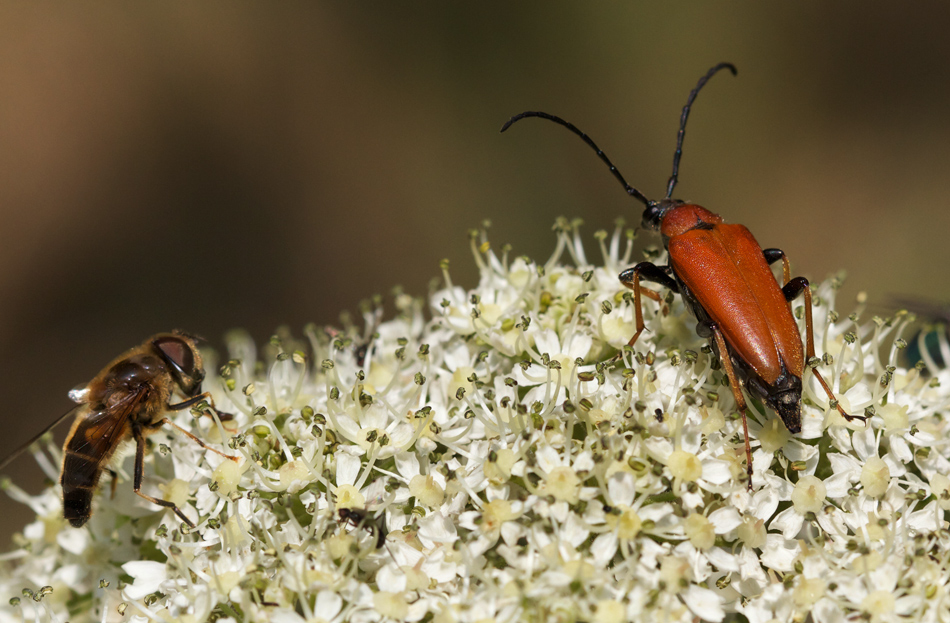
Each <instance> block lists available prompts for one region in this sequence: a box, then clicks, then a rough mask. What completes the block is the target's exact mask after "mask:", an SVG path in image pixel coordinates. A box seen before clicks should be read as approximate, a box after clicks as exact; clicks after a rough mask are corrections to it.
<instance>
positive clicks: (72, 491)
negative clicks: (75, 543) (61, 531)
mask: <svg viewBox="0 0 950 623" xmlns="http://www.w3.org/2000/svg"><path fill="white" fill-rule="evenodd" d="M101 465H102V461H101V459H96V458H93V457H90V456H86V455H83V454H79V453H78V452H73V451H71V450H69V449H67V450H66V454H65V455H64V456H63V472H62V476H61V477H60V484H62V485H63V516H64V517H65V518H66V520H67V521H69V523H70V524H71V525H72V526H73V527H76V528H78V527H80V526H82V525H83V524H85V523H86V522H87V521H89V516H90V515H91V514H92V494H93V491H95V489H96V485H97V484H99V476H100V475H101V474H102V469H101V467H100V466H101Z"/></svg>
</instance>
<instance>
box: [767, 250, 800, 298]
mask: <svg viewBox="0 0 950 623" xmlns="http://www.w3.org/2000/svg"><path fill="white" fill-rule="evenodd" d="M762 255H764V256H765V261H766V262H767V263H768V264H769V265H771V264H774V263H775V262H777V261H779V260H782V277H783V278H784V279H785V281H783V282H782V285H783V286H786V285H788V282H789V281H791V280H792V273H791V271H790V270H789V268H788V258H787V257H785V251H782V250H781V249H763V250H762ZM796 296H797V295H796ZM793 298H794V297H793ZM785 300H787V301H788V311H792V299H790V298H788V296H786V297H785Z"/></svg>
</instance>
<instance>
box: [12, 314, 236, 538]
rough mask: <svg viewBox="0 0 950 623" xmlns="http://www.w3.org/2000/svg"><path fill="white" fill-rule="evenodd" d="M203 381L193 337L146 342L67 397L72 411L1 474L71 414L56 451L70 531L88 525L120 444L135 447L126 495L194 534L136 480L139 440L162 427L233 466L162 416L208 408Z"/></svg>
mask: <svg viewBox="0 0 950 623" xmlns="http://www.w3.org/2000/svg"><path fill="white" fill-rule="evenodd" d="M204 378H205V372H204V368H203V367H202V363H201V354H200V353H199V352H198V348H197V346H196V345H195V338H194V337H192V336H190V335H188V334H186V333H182V332H178V331H175V332H172V333H159V334H158V335H153V336H152V337H150V338H149V339H147V340H145V342H144V343H142V344H141V345H140V346H136V347H135V348H133V349H132V350H130V351H128V352H126V353H125V354H123V355H122V356H121V357H118V358H117V359H115V360H114V361H113V362H112V363H110V364H109V365H108V366H106V367H105V368H104V369H103V370H102V372H100V373H99V374H98V375H96V377H95V378H94V379H92V380H91V381H90V382H89V383H88V384H87V385H86V386H85V387H84V388H82V389H75V390H73V391H71V392H69V397H70V398H72V399H73V400H74V401H75V402H78V403H79V405H78V406H76V407H75V408H73V409H72V410H70V411H69V412H67V413H66V414H65V415H63V417H61V418H59V419H58V420H57V421H56V422H54V423H53V424H51V425H50V426H49V427H47V428H46V429H45V430H43V431H42V432H41V433H40V434H39V435H37V436H36V437H34V438H33V439H31V440H30V441H29V442H28V443H27V444H26V445H25V446H23V448H21V449H20V450H18V451H17V452H15V453H14V454H13V455H11V456H10V457H8V458H7V459H6V460H5V461H3V462H2V463H0V468H3V467H4V466H6V465H7V464H8V463H9V462H10V461H11V460H12V459H13V458H14V457H16V456H17V455H18V454H20V452H21V451H22V450H24V449H25V448H26V447H28V446H29V445H30V444H32V443H33V442H35V441H36V440H37V439H39V437H40V436H41V435H43V434H44V433H46V432H47V431H48V430H49V429H51V428H52V427H53V426H55V425H56V424H58V423H59V422H61V421H62V420H63V419H65V418H66V417H68V416H70V415H72V414H75V420H74V421H73V425H72V427H71V428H70V429H69V434H68V435H67V437H66V443H65V444H64V445H63V465H62V470H61V472H60V479H59V482H60V484H61V485H62V487H63V516H64V517H65V518H66V520H67V521H69V523H70V524H71V525H72V526H74V527H76V528H79V527H81V526H83V525H84V524H85V523H86V522H87V521H89V517H90V516H91V515H92V494H93V491H94V490H95V488H96V485H98V483H99V478H100V477H101V476H102V472H103V471H104V470H105V469H106V466H107V465H108V463H109V459H111V458H112V456H113V454H115V451H116V449H117V448H118V447H119V445H120V444H121V443H122V442H124V441H129V440H134V441H135V472H134V476H133V485H132V488H133V490H134V491H135V493H136V494H138V495H139V496H141V497H143V498H145V499H146V500H148V501H149V502H152V503H153V504H158V505H159V506H164V507H166V508H170V509H172V510H174V511H175V514H176V515H178V517H179V518H180V519H181V520H182V521H183V522H185V523H186V524H188V525H189V526H191V527H194V524H193V523H192V522H191V521H190V520H189V519H188V518H187V517H186V516H185V514H184V513H182V512H181V509H179V508H178V507H177V506H175V504H174V502H169V501H168V500H160V499H158V498H155V497H152V496H150V495H147V494H145V493H143V492H142V478H143V474H144V460H145V437H146V436H148V435H150V434H152V433H154V432H156V431H157V430H158V429H160V428H161V427H162V426H164V425H165V424H168V425H170V426H172V427H174V428H176V429H178V430H179V431H181V432H182V433H184V434H185V435H187V436H188V437H190V438H191V439H192V440H194V441H195V442H196V443H198V445H200V446H201V447H202V448H205V449H207V450H211V451H212V452H217V453H218V454H220V455H221V456H223V457H225V458H227V459H230V460H232V461H238V460H239V458H238V457H235V456H230V455H227V454H224V453H223V452H220V451H218V450H215V449H214V448H212V447H210V446H208V445H206V444H205V443H204V442H203V441H201V440H200V439H198V438H197V437H195V436H194V435H192V434H191V433H189V432H188V431H186V430H185V429H183V428H181V427H180V426H178V425H177V424H175V423H174V422H172V421H171V420H169V419H168V418H167V417H165V415H164V414H165V413H166V412H167V411H180V410H182V409H187V408H189V407H192V406H194V405H196V404H198V403H199V402H201V401H202V400H206V401H207V402H208V403H209V404H210V405H211V408H214V402H213V401H212V400H211V396H210V394H209V393H208V392H202V391H201V382H202V381H203V380H204ZM176 392H177V393H179V394H181V395H182V396H183V397H184V398H185V399H184V400H183V401H181V402H176V403H172V402H171V398H172V395H173V394H174V393H176ZM215 412H216V413H217V411H215ZM220 415H221V419H225V420H226V419H230V417H231V416H230V414H220Z"/></svg>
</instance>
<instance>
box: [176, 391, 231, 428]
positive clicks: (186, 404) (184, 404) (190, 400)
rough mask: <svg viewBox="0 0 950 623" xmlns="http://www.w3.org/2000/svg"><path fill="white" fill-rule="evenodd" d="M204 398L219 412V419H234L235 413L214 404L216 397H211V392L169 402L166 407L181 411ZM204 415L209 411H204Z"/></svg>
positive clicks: (224, 420) (223, 420) (227, 420)
mask: <svg viewBox="0 0 950 623" xmlns="http://www.w3.org/2000/svg"><path fill="white" fill-rule="evenodd" d="M202 400H204V401H206V402H207V403H208V406H209V407H211V409H213V410H214V412H215V413H217V414H218V419H219V420H221V421H222V422H229V421H231V420H233V419H234V415H233V414H231V413H227V412H225V411H218V408H217V407H216V406H215V404H214V398H212V397H211V392H201V393H200V394H198V395H197V396H192V397H191V398H188V399H187V400H183V401H181V402H179V403H176V404H167V405H165V408H166V409H168V410H169V411H181V410H182V409H187V408H188V407H193V406H195V405H196V404H198V403H199V402H201V401H202ZM202 415H208V412H207V411H205V412H203V413H202Z"/></svg>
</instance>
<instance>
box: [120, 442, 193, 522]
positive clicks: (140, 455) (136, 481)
mask: <svg viewBox="0 0 950 623" xmlns="http://www.w3.org/2000/svg"><path fill="white" fill-rule="evenodd" d="M132 436H133V437H134V438H135V475H134V476H133V478H132V489H133V491H135V493H137V494H138V495H139V496H140V497H143V498H145V499H146V500H148V501H149V502H151V503H152V504H158V505H159V506H164V507H165V508H170V509H172V510H173V511H175V514H176V515H178V518H179V519H181V520H182V521H183V522H185V523H186V524H188V526H189V527H191V528H194V527H195V524H193V523H191V520H190V519H188V518H187V517H185V514H184V513H183V512H181V509H179V508H178V507H177V506H175V503H174V502H169V501H168V500H159V499H158V498H153V497H152V496H150V495H146V494H144V493H142V477H143V475H144V474H145V435H143V434H142V428H141V426H138V425H136V424H133V425H132Z"/></svg>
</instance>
